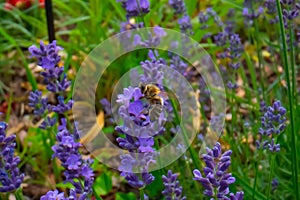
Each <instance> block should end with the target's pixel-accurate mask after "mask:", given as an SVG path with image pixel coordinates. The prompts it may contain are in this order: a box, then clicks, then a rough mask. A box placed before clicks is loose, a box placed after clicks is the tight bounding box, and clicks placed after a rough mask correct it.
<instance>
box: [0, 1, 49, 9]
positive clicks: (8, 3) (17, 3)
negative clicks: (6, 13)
mask: <svg viewBox="0 0 300 200" xmlns="http://www.w3.org/2000/svg"><path fill="white" fill-rule="evenodd" d="M35 2H36V1H35V0H6V3H5V6H4V8H5V9H6V10H12V9H13V8H14V7H16V8H19V9H26V8H30V7H31V6H32V5H33V4H34V3H35ZM44 5H45V2H44V0H39V6H40V7H42V8H44Z"/></svg>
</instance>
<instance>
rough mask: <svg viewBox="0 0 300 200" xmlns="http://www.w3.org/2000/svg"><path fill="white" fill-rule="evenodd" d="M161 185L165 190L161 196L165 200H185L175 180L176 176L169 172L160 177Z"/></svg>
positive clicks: (180, 187)
mask: <svg viewBox="0 0 300 200" xmlns="http://www.w3.org/2000/svg"><path fill="white" fill-rule="evenodd" d="M162 180H163V184H164V186H165V189H164V190H163V191H162V194H163V195H164V196H165V199H166V200H172V199H176V200H185V199H186V197H185V196H182V186H180V185H179V181H178V180H177V174H173V173H172V171H171V170H169V171H168V174H167V176H165V175H163V176H162Z"/></svg>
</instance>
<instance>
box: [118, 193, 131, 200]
mask: <svg viewBox="0 0 300 200" xmlns="http://www.w3.org/2000/svg"><path fill="white" fill-rule="evenodd" d="M116 200H136V196H135V194H134V193H132V192H129V193H127V194H126V193H122V192H118V193H117V194H116Z"/></svg>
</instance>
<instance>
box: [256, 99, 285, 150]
mask: <svg viewBox="0 0 300 200" xmlns="http://www.w3.org/2000/svg"><path fill="white" fill-rule="evenodd" d="M260 111H261V113H262V115H263V116H262V117H261V127H260V129H259V135H260V139H259V140H256V146H257V148H262V149H266V147H268V149H269V150H270V152H279V151H280V145H279V144H275V140H274V137H275V136H276V135H279V134H280V133H281V132H283V131H284V129H285V127H286V117H285V115H286V109H285V108H284V107H283V106H282V105H281V102H280V101H275V102H274V103H273V105H272V106H269V107H267V106H266V105H265V103H264V102H263V103H261V109H260ZM270 137H271V138H270Z"/></svg>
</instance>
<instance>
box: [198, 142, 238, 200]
mask: <svg viewBox="0 0 300 200" xmlns="http://www.w3.org/2000/svg"><path fill="white" fill-rule="evenodd" d="M206 152H207V154H203V159H204V162H205V164H206V167H204V169H203V172H204V176H202V174H201V172H200V171H199V170H198V169H195V170H194V176H195V178H194V180H196V181H198V182H200V183H201V184H202V185H203V187H204V195H205V196H208V197H216V198H219V199H226V198H228V196H227V195H228V194H229V192H230V191H229V185H231V184H232V183H234V182H235V178H234V177H233V176H232V175H231V174H230V173H227V172H226V171H227V169H228V168H229V166H230V164H231V161H230V155H231V153H232V151H231V150H228V151H226V152H224V153H223V154H222V150H221V145H220V143H216V145H215V146H214V148H213V149H209V148H206ZM229 196H230V199H231V198H233V199H239V200H240V199H243V196H244V195H243V192H240V193H237V194H236V195H234V194H232V193H230V194H229Z"/></svg>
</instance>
